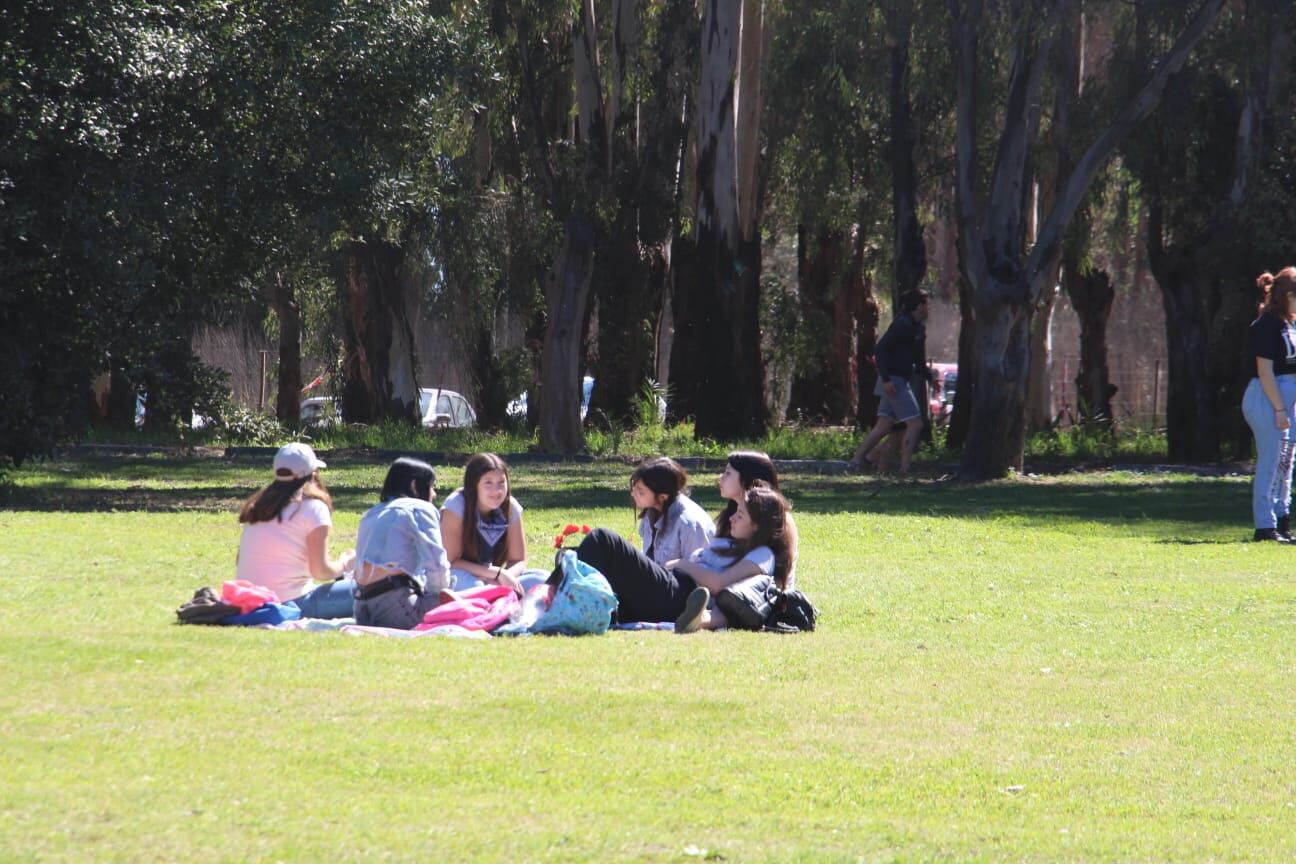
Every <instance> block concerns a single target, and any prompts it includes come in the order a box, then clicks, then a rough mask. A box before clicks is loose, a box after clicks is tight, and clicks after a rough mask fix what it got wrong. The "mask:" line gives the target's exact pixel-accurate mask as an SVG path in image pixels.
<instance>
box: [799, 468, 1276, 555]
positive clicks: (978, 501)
mask: <svg viewBox="0 0 1296 864" xmlns="http://www.w3.org/2000/svg"><path fill="white" fill-rule="evenodd" d="M879 485H880V488H879ZM788 493H789V495H790V496H791V497H792V498H793V499H794V501H795V503H796V510H797V511H800V512H806V513H851V512H854V513H874V514H883V515H908V516H933V517H959V518H998V517H1004V516H1012V517H1015V518H1018V519H1024V520H1025V521H1027V522H1037V523H1040V524H1054V525H1056V524H1057V523H1059V522H1062V521H1082V522H1094V523H1099V524H1104V525H1121V524H1129V525H1133V524H1137V523H1163V524H1168V525H1173V524H1175V523H1178V524H1181V525H1199V526H1206V525H1232V524H1235V523H1240V522H1242V521H1245V519H1246V515H1247V514H1249V513H1250V495H1251V493H1250V487H1249V486H1248V485H1247V484H1244V483H1239V482H1234V481H1227V480H1220V479H1214V478H1209V479H1202V478H1185V479H1157V480H1152V481H1149V482H1146V483H1131V482H1103V481H1101V480H1093V481H1080V482H1075V481H1068V482H1065V483H1026V482H1013V481H1008V482H1001V483H988V484H984V485H979V486H973V485H967V484H960V483H922V484H877V483H867V482H866V483H863V484H861V483H859V482H858V481H855V482H853V483H852V482H851V481H850V480H844V479H827V478H815V479H813V480H810V481H809V482H805V483H800V482H798V483H790V484H789V489H788ZM1193 542H1196V541H1193Z"/></svg>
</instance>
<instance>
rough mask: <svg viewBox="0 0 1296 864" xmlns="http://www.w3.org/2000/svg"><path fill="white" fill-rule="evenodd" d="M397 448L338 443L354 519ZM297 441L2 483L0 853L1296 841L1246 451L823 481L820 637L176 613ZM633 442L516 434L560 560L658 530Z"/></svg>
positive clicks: (1288, 664) (290, 856) (912, 854)
mask: <svg viewBox="0 0 1296 864" xmlns="http://www.w3.org/2000/svg"><path fill="white" fill-rule="evenodd" d="M438 467H439V473H440V481H441V482H440V484H439V485H440V488H441V489H442V494H445V492H448V491H449V489H450V488H452V487H453V486H454V485H455V482H456V475H457V474H458V471H459V469H457V468H453V467H449V466H438ZM382 472H383V466H382V465H380V464H375V463H372V462H365V461H357V462H354V463H345V462H343V463H336V464H334V465H331V466H330V468H329V469H328V471H327V472H326V474H327V478H328V480H329V482H330V484H331V487H332V489H333V490H334V492H335V496H336V500H337V504H338V513H337V533H338V538H337V539H338V541H339V542H338V544H337V548H341V544H346V543H350V542H352V541H353V540H354V536H355V528H356V524H357V521H358V517H359V514H360V513H361V512H362V511H363V509H364V508H365V507H367V506H369V504H371V503H372V502H373V500H374V498H375V490H376V489H377V487H378V484H379V482H380V479H381V476H382ZM268 473H269V471H268V466H264V465H252V464H245V463H239V462H235V463H232V464H231V463H228V462H226V461H224V460H171V459H157V458H146V459H125V460H96V461H88V462H81V463H47V464H41V465H34V466H32V467H31V468H28V469H24V470H22V471H19V472H18V473H17V475H16V477H15V483H14V485H13V486H12V487H11V488H9V489H8V490H7V491H6V492H4V493H3V498H0V507H3V508H4V509H0V538H2V539H0V572H3V573H4V574H5V582H4V584H5V591H4V610H5V626H4V628H3V631H0V764H3V765H4V766H5V770H4V774H3V776H4V780H3V782H2V783H0V859H6V860H67V861H83V860H122V861H135V860H165V861H176V860H249V859H274V860H291V861H295V860H302V861H309V860H318V859H323V858H341V859H347V860H349V859H395V860H408V859H424V860H456V861H457V860H470V859H483V860H552V861H568V860H621V859H631V860H652V861H668V860H669V861H680V860H697V859H699V858H706V857H708V856H710V857H711V858H712V859H713V860H720V859H721V858H723V860H728V861H751V860H789V861H823V860H827V861H857V860H868V861H875V860H884V861H885V860H903V861H909V860H1013V861H1021V860H1031V861H1035V860H1068V861H1073V860H1120V861H1127V860H1207V859H1215V860H1248V859H1249V860H1262V861H1273V860H1288V859H1290V858H1291V857H1292V856H1293V854H1294V853H1296V840H1294V839H1293V832H1292V831H1291V827H1292V825H1293V824H1294V822H1296V805H1294V802H1296V785H1294V784H1293V779H1292V778H1293V773H1292V769H1291V766H1292V764H1293V762H1294V761H1296V739H1294V738H1293V736H1292V735H1291V731H1290V726H1291V718H1292V717H1293V716H1294V715H1296V694H1294V691H1293V688H1292V687H1291V669H1292V668H1294V666H1296V656H1294V655H1296V647H1293V646H1294V644H1296V643H1294V642H1293V640H1292V639H1291V632H1292V628H1293V625H1294V624H1296V588H1294V587H1293V580H1292V576H1291V574H1292V572H1293V570H1294V569H1296V557H1293V556H1294V555H1296V553H1292V552H1289V551H1288V550H1285V549H1281V548H1279V547H1277V546H1276V545H1268V546H1266V545H1262V544H1251V543H1247V542H1244V539H1245V538H1246V536H1247V534H1248V533H1249V529H1248V527H1247V525H1246V521H1245V520H1246V515H1245V514H1246V513H1247V512H1248V508H1247V502H1248V500H1249V493H1248V489H1247V485H1246V482H1245V479H1244V478H1224V479H1218V480H1201V479H1196V478H1190V477H1184V476H1155V477H1149V476H1143V475H1138V474H1132V473H1123V474H1103V475H1094V474H1088V475H1083V474H1082V475H1068V476H1066V477H1063V478H1057V479H1050V480H1029V479H1023V480H1015V481H1004V482H1000V483H993V484H987V485H985V486H980V487H965V486H958V485H951V484H943V483H930V482H924V483H917V484H892V483H882V484H877V483H874V482H872V481H868V480H864V479H861V478H857V477H851V476H847V477H841V476H834V477H818V476H811V475H792V476H790V477H788V478H787V491H788V492H789V494H790V495H791V497H792V498H793V499H794V502H795V505H796V513H797V522H798V526H799V527H800V531H801V536H802V550H803V551H802V557H801V563H800V567H799V574H800V579H801V584H802V587H803V588H804V589H805V590H806V591H807V592H808V593H809V594H810V595H811V596H812V597H813V598H814V600H815V601H816V603H817V604H818V605H819V607H820V609H821V611H822V627H821V629H820V631H819V632H817V633H815V634H813V635H809V636H798V637H776V636H766V635H759V634H743V633H719V634H701V635H698V636H694V637H689V638H680V637H674V636H671V635H669V634H660V633H646V634H611V635H608V636H606V637H594V638H586V639H542V638H535V639H521V640H503V639H501V640H494V641H491V642H487V643H478V642H471V643H464V642H457V641H451V640H421V641H418V642H407V641H403V640H402V641H397V640H381V639H362V638H354V637H344V636H340V635H337V634H297V633H272V632H265V631H255V630H228V629H220V628H198V627H181V626H175V625H173V624H172V621H173V620H174V614H173V610H174V608H175V606H176V605H178V604H179V603H180V602H181V601H182V600H183V599H185V598H186V597H187V596H188V595H189V594H190V593H192V591H193V589H194V588H196V587H198V586H199V585H204V584H209V585H218V584H219V582H220V581H222V580H223V579H226V578H230V577H231V575H232V572H233V555H234V549H235V548H236V546H237V539H238V526H237V524H236V522H235V519H234V516H233V513H234V510H235V508H236V507H237V503H238V501H239V500H240V499H241V498H242V497H243V496H245V495H247V494H249V493H250V492H251V491H252V490H253V489H254V488H255V487H256V486H257V485H259V484H260V483H261V482H263V481H264V480H265V479H267V475H268ZM626 473H627V469H626V467H625V466H624V465H618V464H600V463H594V464H568V465H545V466H538V465H522V464H519V465H516V466H515V467H514V470H513V477H514V485H515V492H516V494H517V496H518V497H519V498H520V499H521V501H522V503H523V504H524V506H526V508H527V511H526V527H527V539H528V542H529V545H530V551H531V559H532V563H534V564H536V565H538V566H543V565H544V564H545V563H546V561H547V559H548V556H549V548H550V542H551V538H552V536H553V530H554V527H555V526H557V525H559V524H561V523H564V522H567V521H574V520H579V521H587V522H591V523H594V524H599V525H606V526H608V527H612V528H614V529H616V530H619V531H622V532H625V533H629V532H631V531H632V528H633V514H632V512H631V510H630V505H629V501H628V498H627V496H626V493H625V484H626ZM695 485H696V495H697V497H698V499H699V500H700V501H701V502H702V503H703V505H704V506H705V507H707V508H708V509H709V510H715V509H716V508H717V507H718V505H719V499H718V497H717V495H716V492H715V484H714V477H713V476H710V475H705V474H703V475H699V476H697V477H696V478H695Z"/></svg>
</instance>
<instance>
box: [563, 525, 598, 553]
mask: <svg viewBox="0 0 1296 864" xmlns="http://www.w3.org/2000/svg"><path fill="white" fill-rule="evenodd" d="M591 530H592V529H591V528H590V526H588V525H574V524H572V523H571V522H568V523H567V524H566V525H565V526H563V529H562V531H560V532H558V534H557V535H556V536H555V537H554V548H555V549H561V548H562V544H563V541H564V540H566V539H567V537H568V536H570V535H572V534H588V533H590V531H591Z"/></svg>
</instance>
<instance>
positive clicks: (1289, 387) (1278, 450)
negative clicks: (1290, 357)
mask: <svg viewBox="0 0 1296 864" xmlns="http://www.w3.org/2000/svg"><path fill="white" fill-rule="evenodd" d="M1275 380H1276V381H1277V383H1278V395H1279V396H1280V397H1282V402H1283V407H1284V408H1285V409H1286V411H1287V423H1288V427H1287V428H1286V429H1284V430H1281V431H1279V429H1278V427H1277V426H1276V425H1275V423H1274V420H1275V418H1276V416H1277V412H1276V411H1275V410H1274V407H1273V405H1272V404H1270V402H1269V397H1268V396H1266V395H1265V392H1264V389H1263V388H1261V386H1260V379H1259V378H1252V379H1251V383H1250V384H1248V385H1247V389H1246V393H1245V394H1243V396H1242V414H1243V416H1245V417H1246V421H1247V425H1249V426H1250V427H1251V434H1253V435H1254V436H1255V442H1256V461H1255V478H1254V479H1253V480H1252V481H1251V513H1252V516H1253V517H1254V518H1255V527H1256V528H1258V529H1268V528H1273V527H1274V526H1276V525H1277V524H1278V519H1279V518H1281V517H1283V516H1286V515H1287V514H1288V513H1290V512H1291V498H1292V489H1291V485H1292V450H1293V446H1294V445H1293V442H1294V441H1296V431H1294V430H1293V429H1292V425H1296V413H1294V411H1293V409H1294V408H1296V375H1279V376H1277V377H1276V379H1275Z"/></svg>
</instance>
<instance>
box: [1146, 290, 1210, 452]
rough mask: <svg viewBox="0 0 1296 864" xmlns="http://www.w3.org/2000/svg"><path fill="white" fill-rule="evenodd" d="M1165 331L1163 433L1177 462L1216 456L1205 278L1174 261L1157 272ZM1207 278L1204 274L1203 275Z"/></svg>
mask: <svg viewBox="0 0 1296 864" xmlns="http://www.w3.org/2000/svg"><path fill="white" fill-rule="evenodd" d="M1156 278H1157V282H1158V283H1159V284H1160V285H1161V297H1162V301H1163V304H1164V306H1165V312H1166V323H1167V327H1169V324H1170V322H1172V321H1173V322H1174V327H1173V329H1171V330H1168V333H1167V335H1168V336H1169V337H1170V338H1168V339H1167V344H1166V347H1167V349H1168V351H1167V353H1168V354H1169V358H1168V359H1169V363H1168V371H1169V383H1168V388H1167V396H1166V438H1167V444H1168V446H1169V451H1170V458H1171V459H1172V460H1174V461H1176V462H1180V461H1182V462H1203V461H1209V460H1213V459H1216V458H1218V456H1219V447H1220V434H1219V419H1220V418H1219V408H1220V406H1219V405H1217V403H1216V399H1215V398H1214V393H1213V390H1212V387H1211V377H1212V376H1211V369H1210V325H1209V321H1208V318H1209V311H1208V310H1207V309H1206V308H1205V306H1206V302H1207V298H1206V297H1203V296H1202V294H1201V292H1202V291H1203V289H1208V286H1207V285H1205V284H1203V282H1204V278H1203V277H1202V276H1199V275H1197V274H1194V273H1192V272H1185V270H1184V269H1183V268H1181V267H1178V266H1173V267H1171V268H1167V269H1162V270H1160V272H1157V273H1156ZM1205 278H1206V279H1208V278H1209V277H1208V276H1207V277H1205Z"/></svg>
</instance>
